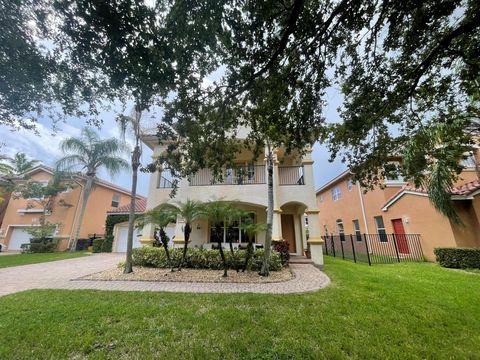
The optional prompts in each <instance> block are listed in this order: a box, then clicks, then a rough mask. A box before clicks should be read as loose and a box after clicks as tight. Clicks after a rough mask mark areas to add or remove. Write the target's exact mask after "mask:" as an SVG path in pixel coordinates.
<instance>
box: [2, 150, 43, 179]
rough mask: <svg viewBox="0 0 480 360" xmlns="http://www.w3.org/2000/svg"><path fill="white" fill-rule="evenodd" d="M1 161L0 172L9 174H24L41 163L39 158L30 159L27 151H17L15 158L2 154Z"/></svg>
mask: <svg viewBox="0 0 480 360" xmlns="http://www.w3.org/2000/svg"><path fill="white" fill-rule="evenodd" d="M0 161H2V163H0V172H2V173H5V174H9V175H14V174H15V175H17V174H23V173H24V172H26V171H28V170H30V169H32V168H33V167H35V166H36V165H37V164H39V163H40V161H39V160H35V159H31V160H29V159H28V158H27V155H26V154H25V153H17V154H15V155H14V156H13V158H10V157H8V156H4V155H0Z"/></svg>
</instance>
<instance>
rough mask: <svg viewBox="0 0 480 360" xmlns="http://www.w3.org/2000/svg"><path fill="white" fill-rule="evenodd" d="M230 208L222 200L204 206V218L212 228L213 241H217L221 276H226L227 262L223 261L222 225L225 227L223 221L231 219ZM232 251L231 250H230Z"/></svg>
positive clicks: (231, 210) (231, 209)
mask: <svg viewBox="0 0 480 360" xmlns="http://www.w3.org/2000/svg"><path fill="white" fill-rule="evenodd" d="M233 211H234V210H233V208H232V206H231V205H230V204H229V203H227V202H226V201H223V200H215V201H210V202H208V203H207V204H206V206H205V216H206V217H207V219H208V221H209V222H210V224H211V225H212V226H213V227H214V229H215V230H214V239H215V240H216V241H217V244H218V250H219V252H220V256H221V258H222V263H223V276H224V277H226V276H228V274H227V268H228V266H227V260H226V259H225V254H224V252H223V247H222V240H223V232H222V225H225V219H226V218H231V217H232V215H231V214H232V212H233ZM232 250H233V248H232Z"/></svg>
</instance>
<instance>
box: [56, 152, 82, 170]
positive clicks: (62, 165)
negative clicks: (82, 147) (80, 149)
mask: <svg viewBox="0 0 480 360" xmlns="http://www.w3.org/2000/svg"><path fill="white" fill-rule="evenodd" d="M87 165H88V159H85V158H84V157H83V156H81V155H67V156H64V157H63V158H61V159H59V160H57V162H56V163H55V168H56V169H57V170H59V171H68V172H72V171H74V170H75V169H77V170H81V169H82V168H85V167H87Z"/></svg>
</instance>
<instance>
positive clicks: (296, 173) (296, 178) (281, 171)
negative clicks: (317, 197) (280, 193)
mask: <svg viewBox="0 0 480 360" xmlns="http://www.w3.org/2000/svg"><path fill="white" fill-rule="evenodd" d="M278 178H279V183H280V185H305V177H304V174H303V166H279V167H278Z"/></svg>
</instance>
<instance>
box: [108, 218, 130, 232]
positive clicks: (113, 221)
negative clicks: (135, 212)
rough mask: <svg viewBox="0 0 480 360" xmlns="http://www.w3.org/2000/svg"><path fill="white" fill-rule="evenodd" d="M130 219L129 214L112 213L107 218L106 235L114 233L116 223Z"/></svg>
mask: <svg viewBox="0 0 480 360" xmlns="http://www.w3.org/2000/svg"><path fill="white" fill-rule="evenodd" d="M125 221H128V214H110V215H107V218H106V220H105V235H106V236H108V235H113V227H114V226H115V224H118V223H122V222H125Z"/></svg>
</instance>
